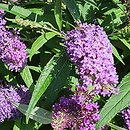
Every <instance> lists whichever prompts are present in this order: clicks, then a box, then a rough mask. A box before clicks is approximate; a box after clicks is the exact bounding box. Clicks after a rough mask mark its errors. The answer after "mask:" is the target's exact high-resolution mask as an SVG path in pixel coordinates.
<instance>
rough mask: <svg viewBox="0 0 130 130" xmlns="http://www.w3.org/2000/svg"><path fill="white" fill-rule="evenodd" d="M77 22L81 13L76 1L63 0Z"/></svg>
mask: <svg viewBox="0 0 130 130" xmlns="http://www.w3.org/2000/svg"><path fill="white" fill-rule="evenodd" d="M63 1H64V3H65V4H66V6H67V8H68V10H69V12H70V14H71V15H72V17H73V19H74V20H75V21H79V18H80V12H79V9H78V6H77V4H76V1H75V0H63Z"/></svg>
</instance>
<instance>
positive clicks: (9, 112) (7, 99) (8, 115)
mask: <svg viewBox="0 0 130 130" xmlns="http://www.w3.org/2000/svg"><path fill="white" fill-rule="evenodd" d="M30 96H31V95H30V92H29V90H28V89H27V88H26V87H25V86H24V85H20V87H19V88H18V87H17V86H14V85H2V83H1V84H0V122H4V121H5V120H8V119H15V118H16V117H19V116H20V115H21V113H20V112H19V111H18V109H17V108H16V107H15V106H14V105H12V103H13V102H14V103H21V104H28V103H29V99H30Z"/></svg>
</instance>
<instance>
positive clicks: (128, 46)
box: [119, 38, 130, 50]
mask: <svg viewBox="0 0 130 130" xmlns="http://www.w3.org/2000/svg"><path fill="white" fill-rule="evenodd" d="M119 40H120V41H121V42H122V43H123V44H124V45H125V46H126V47H127V48H128V49H129V50H130V44H129V43H128V42H127V41H126V40H125V39H121V38H119Z"/></svg>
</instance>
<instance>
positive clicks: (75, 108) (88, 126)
mask: <svg viewBox="0 0 130 130" xmlns="http://www.w3.org/2000/svg"><path fill="white" fill-rule="evenodd" d="M92 100H93V96H92V95H89V94H88V93H86V88H84V87H81V86H80V85H77V90H76V91H75V92H74V94H73V95H71V96H69V97H67V98H66V97H61V98H60V101H59V103H56V104H55V105H54V106H53V117H52V119H53V123H52V127H53V128H54V130H64V129H67V128H68V129H69V128H70V129H71V130H95V123H96V122H97V121H98V120H99V111H98V108H99V106H98V104H97V103H94V102H92Z"/></svg>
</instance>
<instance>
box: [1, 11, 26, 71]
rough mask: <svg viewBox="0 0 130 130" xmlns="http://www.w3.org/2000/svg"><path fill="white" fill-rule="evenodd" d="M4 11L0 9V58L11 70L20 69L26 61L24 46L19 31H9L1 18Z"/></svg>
mask: <svg viewBox="0 0 130 130" xmlns="http://www.w3.org/2000/svg"><path fill="white" fill-rule="evenodd" d="M3 14H4V11H3V10H1V9H0V59H1V60H2V61H3V62H4V63H6V64H7V65H8V67H9V69H10V70H11V71H15V72H17V71H20V69H21V68H22V67H24V66H25V65H26V62H27V51H26V46H25V44H24V43H23V42H21V41H20V36H19V31H17V30H13V31H12V32H11V31H9V30H8V29H7V28H6V27H5V24H6V21H5V20H4V19H3Z"/></svg>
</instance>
